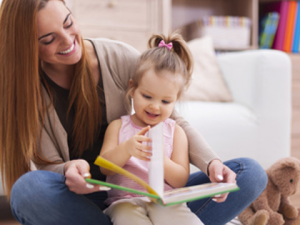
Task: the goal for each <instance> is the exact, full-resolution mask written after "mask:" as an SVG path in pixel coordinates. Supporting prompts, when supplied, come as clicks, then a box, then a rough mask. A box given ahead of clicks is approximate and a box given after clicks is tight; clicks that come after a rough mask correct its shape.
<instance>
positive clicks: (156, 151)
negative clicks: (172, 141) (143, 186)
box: [148, 123, 165, 196]
mask: <svg viewBox="0 0 300 225" xmlns="http://www.w3.org/2000/svg"><path fill="white" fill-rule="evenodd" d="M148 136H149V138H151V139H152V142H151V146H152V157H151V161H150V162H149V163H148V171H149V185H150V186H151V187H152V188H153V189H154V190H155V191H156V193H157V194H158V195H159V196H163V194H164V155H165V153H164V140H163V123H159V124H157V125H156V126H155V127H153V128H151V129H150V130H149V131H148Z"/></svg>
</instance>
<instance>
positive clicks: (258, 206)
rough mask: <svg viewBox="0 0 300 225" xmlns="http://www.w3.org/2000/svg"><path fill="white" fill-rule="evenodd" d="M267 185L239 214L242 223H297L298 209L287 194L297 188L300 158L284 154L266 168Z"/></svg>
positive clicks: (293, 192) (299, 213) (299, 224)
mask: <svg viewBox="0 0 300 225" xmlns="http://www.w3.org/2000/svg"><path fill="white" fill-rule="evenodd" d="M266 173H267V176H268V183H267V187H266V189H265V190H264V192H263V193H262V194H261V195H260V196H259V197H258V198H257V199H256V200H255V201H254V202H252V204H251V205H250V206H248V207H247V208H246V209H245V210H244V211H243V212H242V213H241V214H240V215H239V216H238V218H239V220H240V221H241V223H242V224H243V225H266V224H268V225H283V224H284V225H300V208H296V207H294V206H293V205H291V203H290V201H289V196H291V195H293V194H295V193H296V191H297V187H298V182H299V179H300V160H299V159H297V158H295V157H286V158H282V159H280V160H278V161H277V162H275V163H274V164H273V165H271V166H270V167H269V168H268V169H267V170H266Z"/></svg>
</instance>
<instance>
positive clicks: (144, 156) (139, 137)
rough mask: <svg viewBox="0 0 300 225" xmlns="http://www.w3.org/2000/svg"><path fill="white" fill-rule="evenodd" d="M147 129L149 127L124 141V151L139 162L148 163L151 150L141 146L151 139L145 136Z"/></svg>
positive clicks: (146, 146)
mask: <svg viewBox="0 0 300 225" xmlns="http://www.w3.org/2000/svg"><path fill="white" fill-rule="evenodd" d="M149 129H150V126H147V127H144V128H143V129H142V130H141V131H140V132H138V133H137V134H135V135H134V136H133V137H131V138H130V139H128V140H127V141H126V147H125V149H126V150H127V151H128V153H129V154H130V155H131V156H134V157H136V158H138V159H140V160H144V161H150V157H151V156H152V152H151V149H152V148H151V147H150V146H148V145H145V144H143V142H151V139H150V138H149V137H146V136H145V134H146V133H147V131H149Z"/></svg>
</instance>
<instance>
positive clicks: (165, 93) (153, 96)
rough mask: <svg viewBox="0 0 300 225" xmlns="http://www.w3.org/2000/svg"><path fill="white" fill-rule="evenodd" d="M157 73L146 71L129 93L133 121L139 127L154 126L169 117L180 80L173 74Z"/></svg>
mask: <svg viewBox="0 0 300 225" xmlns="http://www.w3.org/2000/svg"><path fill="white" fill-rule="evenodd" d="M161 73H162V75H157V74H156V73H155V72H154V71H153V70H149V71H147V72H146V73H145V74H144V75H143V77H142V79H141V80H140V83H139V85H138V87H137V88H136V89H135V90H134V91H133V92H132V93H131V97H132V99H133V107H134V110H135V115H134V116H133V117H132V119H133V122H134V123H135V124H136V125H138V126H141V127H144V126H147V125H151V126H154V125H156V124H158V123H160V122H162V121H164V120H166V119H167V118H169V117H170V115H171V113H172V111H173V109H174V106H175V103H176V100H177V96H178V93H179V90H180V87H181V85H180V81H179V80H178V79H177V80H176V79H174V78H172V77H173V76H174V74H172V73H170V72H168V71H162V72H161Z"/></svg>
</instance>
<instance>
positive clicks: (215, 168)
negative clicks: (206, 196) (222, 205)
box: [208, 159, 236, 202]
mask: <svg viewBox="0 0 300 225" xmlns="http://www.w3.org/2000/svg"><path fill="white" fill-rule="evenodd" d="M208 172H209V179H210V181H211V182H217V183H219V182H224V183H236V180H235V178H236V174H235V173H234V172H233V171H232V170H231V169H229V168H228V167H227V166H225V165H224V164H223V163H222V162H221V161H220V160H218V159H214V160H212V161H211V163H210V164H209V167H208ZM227 196H228V193H225V194H222V195H217V196H214V198H213V200H214V201H215V202H224V201H225V200H226V198H227Z"/></svg>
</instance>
